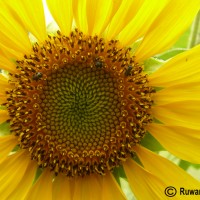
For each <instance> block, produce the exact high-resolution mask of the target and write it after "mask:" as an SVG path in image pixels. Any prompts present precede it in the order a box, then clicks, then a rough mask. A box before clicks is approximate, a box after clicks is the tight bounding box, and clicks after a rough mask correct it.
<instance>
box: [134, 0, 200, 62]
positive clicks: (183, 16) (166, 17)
mask: <svg viewBox="0 0 200 200" xmlns="http://www.w3.org/2000/svg"><path fill="white" fill-rule="evenodd" d="M199 8H200V1H190V0H176V1H172V0H171V1H169V3H168V4H167V6H166V7H165V8H164V9H163V10H162V12H161V13H160V14H159V15H158V16H157V18H156V19H155V20H154V22H153V24H152V25H151V26H150V28H149V30H148V31H147V33H146V35H145V37H144V39H143V41H142V43H141V45H140V46H139V48H138V49H137V50H136V53H135V56H136V60H137V61H138V62H139V61H142V60H145V59H146V58H149V57H151V56H153V55H155V54H158V53H160V52H162V51H164V50H166V49H168V48H169V47H171V46H172V44H173V43H174V42H175V41H176V40H177V39H178V38H179V36H180V35H181V34H182V33H183V32H184V31H185V30H186V29H187V28H188V27H189V25H190V24H191V22H192V20H193V19H194V17H195V15H196V14H197V12H198V10H199Z"/></svg>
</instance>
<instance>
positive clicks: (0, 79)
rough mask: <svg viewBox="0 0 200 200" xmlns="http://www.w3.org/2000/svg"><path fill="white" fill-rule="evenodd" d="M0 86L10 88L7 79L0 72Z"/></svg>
mask: <svg viewBox="0 0 200 200" xmlns="http://www.w3.org/2000/svg"><path fill="white" fill-rule="evenodd" d="M0 88H1V90H2V89H8V88H11V85H10V84H9V83H8V79H7V78H6V77H5V76H4V75H3V74H0Z"/></svg>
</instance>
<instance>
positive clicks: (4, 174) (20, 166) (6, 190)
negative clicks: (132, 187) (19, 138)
mask: <svg viewBox="0 0 200 200" xmlns="http://www.w3.org/2000/svg"><path fill="white" fill-rule="evenodd" d="M29 160H30V159H29V157H28V156H27V151H25V150H21V151H20V152H17V153H15V154H13V155H11V156H9V157H8V158H7V159H6V160H5V161H4V162H2V163H1V164H0V174H1V176H0V185H1V187H0V199H7V197H8V196H9V195H10V194H11V193H12V192H13V191H14V190H15V189H17V186H18V184H19V182H20V180H21V179H22V177H23V175H24V173H25V171H26V169H27V166H28V163H29Z"/></svg>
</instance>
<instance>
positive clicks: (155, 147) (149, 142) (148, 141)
mask: <svg viewBox="0 0 200 200" xmlns="http://www.w3.org/2000/svg"><path fill="white" fill-rule="evenodd" d="M141 145H142V146H144V147H146V148H148V149H150V150H151V151H155V152H158V151H162V150H165V148H164V147H163V146H162V145H161V144H160V143H159V142H158V141H157V140H156V139H155V138H154V137H153V136H152V135H151V134H150V133H147V134H146V135H145V137H144V138H143V139H142V141H141Z"/></svg>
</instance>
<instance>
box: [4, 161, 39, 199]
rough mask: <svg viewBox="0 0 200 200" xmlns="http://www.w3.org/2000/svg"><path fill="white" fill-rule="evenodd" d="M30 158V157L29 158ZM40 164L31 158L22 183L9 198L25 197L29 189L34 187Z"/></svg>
mask: <svg viewBox="0 0 200 200" xmlns="http://www.w3.org/2000/svg"><path fill="white" fill-rule="evenodd" d="M28 159H30V158H28ZM37 168H38V165H37V163H36V162H34V161H32V160H30V161H29V164H28V167H27V169H26V171H25V173H24V176H23V177H22V179H21V181H20V183H19V184H18V187H17V189H16V190H14V191H13V192H12V193H11V194H10V195H9V196H8V199H24V198H25V196H26V195H27V193H28V191H29V190H30V188H31V187H32V183H33V180H34V178H35V175H36V170H37Z"/></svg>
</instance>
